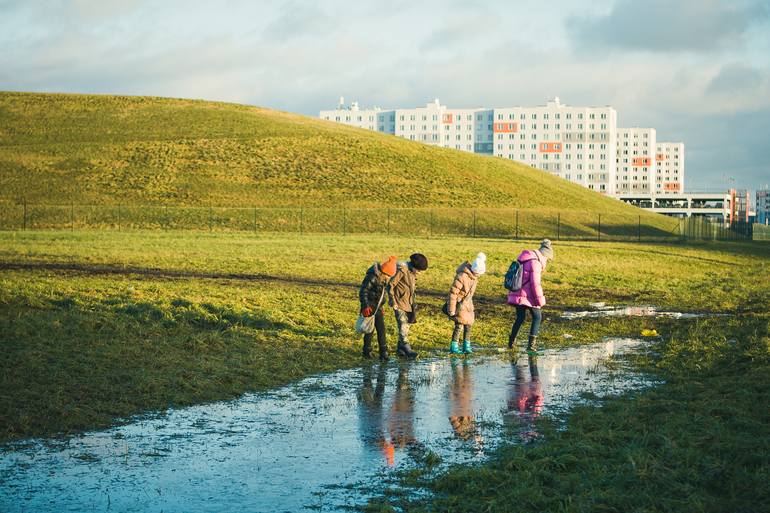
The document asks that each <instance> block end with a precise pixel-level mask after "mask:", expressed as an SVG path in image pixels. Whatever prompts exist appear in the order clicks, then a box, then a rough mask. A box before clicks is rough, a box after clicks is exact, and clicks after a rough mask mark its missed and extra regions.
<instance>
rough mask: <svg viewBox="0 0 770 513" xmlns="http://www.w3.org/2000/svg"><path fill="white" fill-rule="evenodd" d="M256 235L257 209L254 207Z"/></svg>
mask: <svg viewBox="0 0 770 513" xmlns="http://www.w3.org/2000/svg"><path fill="white" fill-rule="evenodd" d="M254 233H257V207H254Z"/></svg>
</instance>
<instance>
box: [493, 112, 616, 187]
mask: <svg viewBox="0 0 770 513" xmlns="http://www.w3.org/2000/svg"><path fill="white" fill-rule="evenodd" d="M493 113H494V119H495V123H494V125H493V135H494V155H495V156H497V157H502V158H507V159H511V160H516V161H518V162H522V163H524V164H528V165H530V166H532V167H536V168H538V169H542V170H543V171H548V172H550V173H552V174H554V175H556V176H559V177H561V178H564V179H566V180H569V181H571V182H575V183H578V184H580V185H582V186H584V187H587V188H589V189H593V190H596V191H598V192H602V193H613V192H614V190H615V151H616V150H615V148H616V144H617V113H616V112H615V109H613V108H612V107H570V106H567V105H563V104H562V103H561V102H560V101H559V99H558V98H554V99H553V100H552V101H549V102H548V103H547V104H546V105H544V106H540V107H510V108H501V109H493Z"/></svg>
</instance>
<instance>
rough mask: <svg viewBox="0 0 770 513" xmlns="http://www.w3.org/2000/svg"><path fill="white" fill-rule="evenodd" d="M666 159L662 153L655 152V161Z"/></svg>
mask: <svg viewBox="0 0 770 513" xmlns="http://www.w3.org/2000/svg"><path fill="white" fill-rule="evenodd" d="M664 160H666V156H665V155H664V154H663V153H657V154H656V155H655V162H663V161H664Z"/></svg>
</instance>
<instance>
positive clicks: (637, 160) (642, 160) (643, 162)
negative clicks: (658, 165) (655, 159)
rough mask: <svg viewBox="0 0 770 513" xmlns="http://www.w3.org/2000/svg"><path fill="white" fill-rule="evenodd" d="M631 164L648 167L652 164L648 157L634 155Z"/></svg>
mask: <svg viewBox="0 0 770 513" xmlns="http://www.w3.org/2000/svg"><path fill="white" fill-rule="evenodd" d="M631 165H632V166H635V167H649V166H651V165H652V159H651V158H650V157H634V160H633V162H632V163H631Z"/></svg>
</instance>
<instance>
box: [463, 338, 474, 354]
mask: <svg viewBox="0 0 770 513" xmlns="http://www.w3.org/2000/svg"><path fill="white" fill-rule="evenodd" d="M463 353H465V354H473V349H471V341H470V340H464V341H463Z"/></svg>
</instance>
